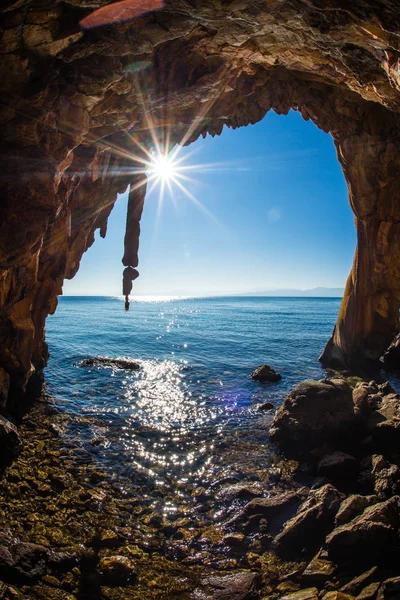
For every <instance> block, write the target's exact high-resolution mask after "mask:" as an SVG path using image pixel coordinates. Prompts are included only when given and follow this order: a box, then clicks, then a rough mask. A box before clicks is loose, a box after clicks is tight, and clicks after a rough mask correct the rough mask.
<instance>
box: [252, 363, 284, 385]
mask: <svg viewBox="0 0 400 600" xmlns="http://www.w3.org/2000/svg"><path fill="white" fill-rule="evenodd" d="M251 378H252V379H254V381H261V382H262V383H265V382H267V381H272V382H275V381H280V380H281V379H282V375H280V374H279V373H277V372H276V371H275V370H274V369H273V368H272V367H270V366H269V365H265V364H264V365H260V366H259V367H257V369H255V370H254V371H253V372H252V374H251Z"/></svg>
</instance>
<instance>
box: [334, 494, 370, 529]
mask: <svg viewBox="0 0 400 600" xmlns="http://www.w3.org/2000/svg"><path fill="white" fill-rule="evenodd" d="M376 499H377V498H376V497H375V496H361V495H359V494H352V495H351V496H348V497H347V498H345V499H344V500H343V502H342V504H341V505H340V508H339V510H338V512H337V515H336V518H335V525H336V526H339V525H344V524H345V523H348V522H349V521H352V520H353V519H354V517H356V516H357V515H359V514H361V513H362V512H363V511H364V510H365V509H366V508H367V506H370V505H371V504H373V502H374V501H376Z"/></svg>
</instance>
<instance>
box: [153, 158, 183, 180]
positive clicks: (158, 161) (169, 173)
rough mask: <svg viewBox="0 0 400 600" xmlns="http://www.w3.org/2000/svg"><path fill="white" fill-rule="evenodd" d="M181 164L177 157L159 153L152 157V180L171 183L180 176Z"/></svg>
mask: <svg viewBox="0 0 400 600" xmlns="http://www.w3.org/2000/svg"><path fill="white" fill-rule="evenodd" d="M178 165H179V163H178V161H177V160H175V157H174V156H173V155H172V156H170V155H168V154H162V153H161V152H157V153H155V154H153V155H152V156H151V160H150V164H149V168H148V173H149V178H150V179H155V180H156V181H157V182H162V183H169V182H171V181H174V180H175V179H176V177H177V176H179V166H178Z"/></svg>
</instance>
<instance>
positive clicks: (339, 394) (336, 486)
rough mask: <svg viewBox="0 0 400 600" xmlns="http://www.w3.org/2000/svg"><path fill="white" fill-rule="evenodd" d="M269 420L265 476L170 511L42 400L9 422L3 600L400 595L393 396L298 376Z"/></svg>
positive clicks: (2, 515) (399, 484) (388, 599)
mask: <svg viewBox="0 0 400 600" xmlns="http://www.w3.org/2000/svg"><path fill="white" fill-rule="evenodd" d="M269 413H270V416H269V417H268V415H267V413H265V417H264V412H263V418H265V419H266V420H265V423H266V430H267V428H268V425H271V424H272V427H271V431H270V436H271V439H272V440H273V441H274V442H275V444H276V446H277V448H278V450H277V454H276V457H275V462H274V467H273V468H271V469H269V472H268V473H265V476H262V475H260V474H259V473H258V474H256V473H253V474H252V473H247V474H245V475H241V476H239V475H234V474H231V475H230V476H229V477H228V476H226V477H225V478H220V479H217V480H215V481H213V482H211V483H210V485H209V487H208V488H207V489H206V488H201V489H197V490H194V491H193V494H194V496H195V499H196V506H195V509H193V511H188V513H187V514H183V513H181V514H175V515H166V514H165V513H162V512H160V510H157V506H156V504H157V503H154V501H153V500H154V498H150V495H149V494H148V493H146V488H145V486H142V487H141V488H140V489H137V490H136V491H134V490H133V489H129V488H127V487H126V486H124V485H122V484H121V481H120V480H119V478H118V477H113V476H112V475H110V474H109V473H106V472H105V471H104V470H103V469H102V468H101V466H99V464H98V463H97V462H96V461H95V460H94V459H93V457H90V456H89V455H88V454H87V453H86V452H85V450H84V448H82V447H80V446H79V445H76V446H75V445H74V444H65V441H64V440H63V438H62V429H63V424H64V420H65V418H66V417H65V415H62V414H60V413H58V412H57V411H55V410H54V408H52V407H51V405H49V403H48V402H47V401H46V400H45V399H43V400H42V402H41V403H39V404H38V405H36V406H35V407H34V408H33V410H32V411H31V412H30V413H29V414H28V415H27V416H26V417H25V418H24V419H23V421H22V423H21V424H20V425H19V427H18V432H17V430H16V428H15V427H14V426H12V425H11V424H7V421H6V420H5V419H4V420H2V421H1V423H0V425H1V431H2V436H1V438H0V442H1V443H4V444H5V445H4V448H8V455H7V458H8V463H9V464H8V466H6V467H5V468H4V472H3V476H2V479H1V481H0V524H1V530H0V580H1V583H0V598H4V599H11V598H13V599H17V598H21V599H22V598H24V599H25V598H30V599H35V600H36V599H47V598H48V599H51V600H52V599H57V600H59V599H62V600H64V599H65V600H72V599H75V598H80V599H89V598H90V599H93V598H110V599H112V600H113V599H122V598H124V599H125V598H127V599H130V598H132V599H139V598H140V599H143V598H146V599H147V598H149V599H152V598H154V599H160V600H161V599H164V598H165V599H170V598H171V599H174V598H177V599H178V598H182V599H188V600H189V599H192V600H206V599H214V600H224V599H226V600H251V599H257V598H258V599H267V598H271V599H276V600H278V599H281V600H314V599H315V600H316V599H318V598H324V599H325V600H351V599H354V598H356V599H357V600H394V599H396V598H399V597H400V569H399V567H398V564H399V562H398V558H399V553H400V542H399V537H398V532H399V527H400V456H399V454H398V453H399V434H398V428H399V424H400V398H399V395H398V394H396V393H395V392H394V390H393V389H392V388H391V387H390V385H389V384H388V383H383V384H378V383H376V382H374V381H372V382H365V381H356V380H348V381H345V380H343V379H331V380H321V381H306V382H303V383H301V384H299V385H298V386H297V387H296V388H295V389H294V390H293V391H292V392H291V393H290V394H289V395H288V397H287V398H286V400H285V402H284V404H283V405H282V407H281V408H279V409H278V411H277V413H276V415H275V417H274V419H273V422H272V411H271V410H270V411H269ZM266 433H267V431H266ZM6 440H7V443H6ZM21 440H22V442H21ZM18 453H19V455H18V456H17V454H18ZM283 454H284V455H285V457H283V456H282V455H283ZM236 466H238V465H236ZM147 492H148V490H147ZM161 499H162V491H161V490H160V501H161Z"/></svg>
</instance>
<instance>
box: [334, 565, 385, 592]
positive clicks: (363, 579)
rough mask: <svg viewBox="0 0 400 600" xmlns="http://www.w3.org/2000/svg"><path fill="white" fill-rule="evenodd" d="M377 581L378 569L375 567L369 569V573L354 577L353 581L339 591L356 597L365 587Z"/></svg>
mask: <svg viewBox="0 0 400 600" xmlns="http://www.w3.org/2000/svg"><path fill="white" fill-rule="evenodd" d="M377 579H379V569H378V567H376V566H375V567H372V568H371V569H369V571H365V573H362V574H361V575H358V577H354V579H352V580H351V581H349V582H348V583H346V585H344V586H343V587H342V588H341V591H342V592H344V593H345V594H352V595H353V596H357V595H358V594H359V593H360V592H361V591H362V590H363V589H364V588H365V587H366V586H368V585H369V584H370V583H372V582H373V581H376V580H377Z"/></svg>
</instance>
